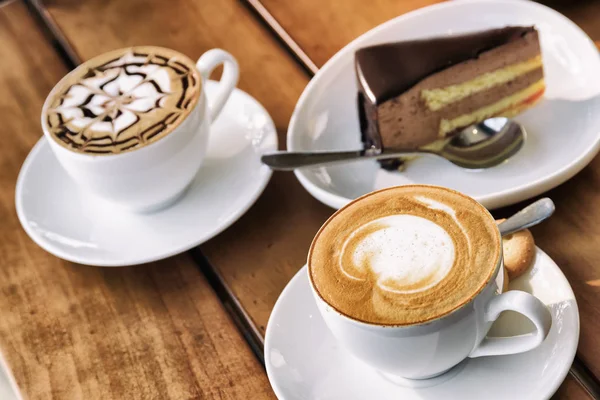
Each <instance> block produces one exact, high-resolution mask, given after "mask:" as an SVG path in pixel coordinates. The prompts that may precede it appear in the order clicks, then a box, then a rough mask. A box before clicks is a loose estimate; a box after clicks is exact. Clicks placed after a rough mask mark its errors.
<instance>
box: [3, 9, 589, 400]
mask: <svg viewBox="0 0 600 400" xmlns="http://www.w3.org/2000/svg"><path fill="white" fill-rule="evenodd" d="M434 2H435V1H434V0H405V1H397V0H375V1H372V2H369V6H368V7H367V5H366V4H367V2H364V1H362V0H347V1H345V2H344V5H343V7H342V6H339V5H338V3H336V2H326V1H322V0H298V1H293V2H291V1H290V2H287V1H281V0H262V2H260V1H259V0H246V1H242V0H219V1H212V0H171V1H158V0H156V1H150V0H111V1H108V0H47V1H44V2H38V1H36V0H28V1H26V0H17V1H13V2H10V3H8V4H6V5H4V6H3V7H2V8H0V89H1V92H0V93H2V96H0V116H1V117H2V124H1V125H0V140H1V141H0V221H1V223H0V266H1V268H0V349H1V350H2V352H3V354H4V356H5V358H6V359H7V362H8V364H9V365H10V367H11V369H12V372H13V374H14V376H15V378H16V381H17V383H18V385H19V386H20V389H21V391H22V392H23V393H24V394H25V395H26V396H27V397H28V398H30V399H38V398H40V399H96V398H97V399H107V398H115V399H166V398H174V399H212V398H218V399H245V398H252V399H259V398H274V397H275V396H274V394H273V392H272V390H271V388H270V386H269V383H268V380H267V377H266V374H265V371H264V368H263V366H262V365H261V362H262V357H263V355H262V337H263V335H264V332H265V326H266V323H267V320H268V317H269V314H270V312H271V309H272V307H273V305H274V303H275V301H276V299H277V297H278V295H279V293H280V292H281V290H282V289H283V288H284V286H285V285H286V283H287V282H288V281H289V279H290V278H291V277H292V276H293V275H294V273H296V272H297V271H298V269H299V268H300V267H302V265H303V264H304V260H305V258H306V252H307V248H308V245H309V243H310V241H311V239H312V237H313V235H314V233H315V232H316V230H317V229H318V227H319V226H320V225H321V224H322V223H323V221H325V219H326V218H327V217H328V216H329V215H330V214H331V213H332V210H331V209H329V208H327V207H325V206H324V205H322V204H321V203H319V202H318V201H317V200H315V199H313V198H312V197H311V196H310V195H309V194H308V193H307V192H306V191H305V190H304V189H303V188H302V187H301V186H300V184H299V183H298V182H297V181H296V179H295V178H294V176H293V175H292V174H289V173H275V174H274V175H273V178H272V180H271V182H270V184H269V185H268V187H267V189H266V190H265V192H264V194H263V195H262V196H261V198H260V199H259V200H258V201H257V203H256V204H255V205H254V206H253V207H252V208H251V210H250V211H249V212H248V213H247V214H246V215H245V216H243V217H242V218H241V219H240V220H239V221H238V222H236V223H235V224H234V225H233V226H232V227H231V228H229V229H228V230H227V231H225V232H224V233H223V234H221V235H219V236H218V237H217V238H215V239H213V240H211V241H210V242H208V243H205V244H204V245H202V246H200V248H199V249H195V250H194V251H192V252H190V253H188V254H182V255H179V256H176V257H173V258H170V259H167V260H164V261H160V262H156V263H152V264H148V265H144V266H138V267H128V268H118V269H102V268H92V267H86V266H81V265H75V264H72V263H69V262H65V261H62V260H59V259H57V258H55V257H54V256H52V255H50V254H48V253H46V252H44V251H43V250H41V249H40V248H39V247H37V246H36V245H35V244H34V243H33V242H32V241H31V240H30V239H29V238H28V237H27V235H26V234H25V232H24V231H23V230H22V228H21V227H20V225H19V222H18V219H17V216H16V213H15V205H14V189H15V182H16V177H17V174H18V171H19V168H20V166H21V163H22V162H23V160H24V158H25V157H26V155H27V153H28V151H29V149H30V148H31V147H32V146H33V144H34V143H35V142H36V141H37V140H38V139H39V137H40V135H41V132H40V126H39V114H40V109H41V105H42V102H43V100H44V98H45V97H46V95H47V93H48V92H49V90H50V89H51V88H52V86H53V85H54V84H55V83H56V82H57V81H58V80H59V79H60V78H61V77H62V76H63V75H64V74H65V73H66V72H67V71H68V70H69V69H71V68H73V67H74V66H75V65H77V64H78V63H79V62H80V61H81V60H85V59H89V58H90V57H92V56H94V55H96V54H99V53H102V52H104V51H107V50H110V49H114V48H118V47H124V46H128V45H136V44H138V45H139V44H154V45H161V46H166V47H171V48H174V49H176V50H179V51H181V52H183V53H186V54H188V55H189V56H190V57H192V58H194V57H198V56H199V55H200V54H202V53H203V52H204V51H206V50H208V49H210V48H213V47H221V48H224V49H226V50H228V51H230V52H231V53H233V54H234V55H235V56H236V57H237V58H238V60H239V62H240V65H241V68H242V73H241V79H240V84H239V86H240V88H242V89H243V90H245V91H247V92H248V93H250V94H251V95H253V96H254V97H255V98H257V99H258V100H259V101H260V102H261V103H262V104H263V105H264V106H265V107H266V108H267V109H268V110H269V112H270V113H271V115H272V117H273V119H274V121H275V124H276V126H277V128H278V132H279V140H280V143H285V132H286V126H287V123H288V121H289V118H290V116H291V113H292V110H293V108H294V105H295V103H296V101H297V99H298V97H299V95H300V93H301V92H302V90H303V88H304V86H305V85H306V84H307V82H308V81H309V79H310V77H311V75H312V74H313V73H314V72H315V71H316V70H317V69H318V68H319V67H320V66H321V65H322V64H323V63H324V62H325V61H326V60H327V59H328V58H329V57H330V56H332V55H333V54H334V53H335V52H336V51H337V50H339V49H340V48H341V47H342V46H344V44H346V43H347V42H349V41H350V40H351V39H353V38H354V37H356V36H358V35H360V34H361V33H363V32H365V31H366V30H368V29H370V28H372V27H373V26H375V25H376V24H378V23H381V22H383V21H385V20H387V19H390V18H392V17H394V16H397V15H399V14H402V13H405V12H408V11H410V10H412V9H416V8H419V7H422V6H426V5H429V4H432V3H434ZM548 3H549V4H550V5H551V6H552V7H555V8H557V9H559V10H560V11H561V12H563V13H565V14H566V15H567V16H569V17H571V18H572V19H574V20H575V22H577V23H578V24H580V25H581V26H582V28H583V29H584V30H586V31H587V32H588V34H590V36H591V37H592V38H593V39H595V40H599V39H600V24H598V23H597V21H598V20H599V19H600V4H598V3H596V2H594V1H583V0H580V1H566V0H564V1H563V0H554V1H553V2H551V3H550V2H548ZM599 73H600V72H599ZM549 196H551V197H552V198H553V199H554V200H555V202H556V203H557V207H558V211H557V213H556V216H555V217H554V218H552V219H551V220H550V221H549V222H548V223H545V224H544V226H543V227H542V228H540V229H535V230H534V234H535V236H536V238H537V241H538V243H539V245H540V246H541V247H542V248H543V249H545V250H546V251H547V252H548V253H549V254H550V255H551V256H552V257H553V258H554V259H555V260H556V261H557V263H558V264H559V265H560V266H561V267H562V269H563V271H564V273H565V275H566V276H567V277H568V279H569V281H570V283H571V285H572V286H573V289H574V290H575V294H576V297H577V301H578V304H579V308H580V312H581V340H580V344H579V349H578V353H577V358H576V360H575V363H574V365H573V367H572V369H571V374H569V376H568V377H567V379H566V380H565V382H564V383H563V385H562V386H561V388H560V389H559V392H558V393H557V394H556V395H555V398H556V399H592V398H600V397H599V396H600V395H599V394H600V391H599V390H598V378H600V335H598V333H597V332H599V331H600V306H599V305H598V304H600V265H598V264H597V263H596V262H595V261H596V254H597V249H599V248H600V224H599V223H598V222H600V208H598V207H597V204H599V203H600V158H596V159H595V160H594V161H593V162H592V163H591V164H590V165H589V166H588V167H587V168H585V169H584V170H583V171H582V172H581V173H580V174H578V175H577V176H576V177H575V178H573V179H572V180H570V181H569V182H567V183H566V184H564V185H562V186H560V187H559V188H557V189H555V190H552V191H551V192H550V193H549ZM274 204H276V205H277V206H276V207H274V206H273V205H274ZM513 209H514V207H513ZM509 211H510V210H500V211H498V212H497V213H498V215H504V214H507V213H508V212H509ZM257 226H260V229H256V227H257ZM290 226H293V227H294V229H293V230H291V229H288V227H290Z"/></svg>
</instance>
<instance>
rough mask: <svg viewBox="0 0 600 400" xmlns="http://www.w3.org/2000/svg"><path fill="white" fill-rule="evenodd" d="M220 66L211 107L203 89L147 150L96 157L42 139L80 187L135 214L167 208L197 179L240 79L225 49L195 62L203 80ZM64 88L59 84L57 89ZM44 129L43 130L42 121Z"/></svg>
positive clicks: (206, 55)
mask: <svg viewBox="0 0 600 400" xmlns="http://www.w3.org/2000/svg"><path fill="white" fill-rule="evenodd" d="M221 64H223V65H224V70H223V75H222V77H221V80H220V83H219V88H218V93H217V94H216V96H214V98H213V99H212V102H211V103H212V106H210V107H209V106H208V104H207V99H206V94H205V92H204V85H203V87H202V91H201V93H200V97H199V99H198V102H197V103H196V105H195V107H194V109H193V110H192V111H191V112H190V113H189V114H188V115H187V117H186V118H185V120H184V121H183V122H181V124H180V125H179V126H177V127H176V128H175V129H174V130H173V131H172V132H170V133H169V134H168V135H167V136H165V137H164V138H161V139H160V140H157V141H155V142H153V143H150V144H148V145H146V146H144V147H141V148H139V149H135V150H132V151H128V152H124V153H119V154H109V155H94V154H86V153H81V152H75V151H71V150H69V149H67V148H65V147H64V146H61V145H60V144H58V143H57V142H56V141H55V140H54V139H53V138H52V137H51V135H50V133H49V132H48V130H47V129H44V135H45V136H46V138H47V140H48V142H49V143H50V147H51V148H52V150H53V152H54V154H55V156H56V158H57V159H58V161H59V163H60V164H61V165H62V166H63V167H64V169H65V170H66V171H67V173H68V174H69V175H70V176H71V178H72V179H73V180H75V182H77V184H78V185H79V186H80V187H81V188H82V189H84V190H86V191H88V192H90V193H92V194H94V195H95V196H97V197H100V198H103V199H104V200H107V201H109V202H111V203H114V204H116V205H118V206H120V207H122V208H124V209H127V210H131V211H135V212H150V211H154V210H157V209H160V208H162V207H165V206H167V205H169V204H171V203H172V202H174V201H175V200H176V199H178V198H179V196H181V195H182V193H183V192H184V191H185V189H186V188H187V187H188V186H189V185H190V183H191V182H192V180H193V179H194V177H195V176H196V173H197V172H198V169H199V168H200V166H201V165H202V162H203V160H204V156H205V153H206V148H207V145H208V137H209V132H210V124H211V122H212V121H214V120H215V118H216V117H217V116H218V115H219V113H220V112H221V110H222V108H223V106H224V105H225V102H226V101H227V98H228V97H229V95H230V94H231V93H232V91H233V89H234V88H235V86H236V84H237V82H238V78H239V67H238V64H237V61H236V59H235V58H234V57H233V56H232V55H231V54H229V53H227V52H226V51H224V50H220V49H212V50H209V51H207V52H206V53H204V54H203V55H202V56H201V57H200V59H199V60H198V62H197V64H196V66H197V68H198V70H199V72H200V75H201V77H202V80H203V81H206V80H207V79H208V78H209V76H210V74H211V72H212V71H213V70H214V69H215V68H216V67H217V66H219V65H221ZM63 79H66V77H65V78H63ZM60 86H61V82H59V83H58V84H57V85H56V87H55V89H53V91H54V90H57V88H59V87H60ZM52 95H53V92H51V93H50V95H49V96H48V99H47V100H46V103H45V104H44V108H43V111H42V118H43V116H44V115H45V112H46V111H45V110H46V109H47V107H48V103H49V100H50V99H51V97H52ZM42 126H44V127H45V124H44V121H42Z"/></svg>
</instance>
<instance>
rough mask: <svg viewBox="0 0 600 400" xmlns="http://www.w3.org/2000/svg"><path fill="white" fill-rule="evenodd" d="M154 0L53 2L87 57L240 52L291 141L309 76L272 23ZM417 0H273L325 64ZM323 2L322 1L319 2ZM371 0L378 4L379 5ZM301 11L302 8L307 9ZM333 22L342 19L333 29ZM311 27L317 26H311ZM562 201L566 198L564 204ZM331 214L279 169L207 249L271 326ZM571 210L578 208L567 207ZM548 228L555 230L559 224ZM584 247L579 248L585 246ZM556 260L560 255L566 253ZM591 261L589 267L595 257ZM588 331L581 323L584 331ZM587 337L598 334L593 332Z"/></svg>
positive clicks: (248, 85) (257, 91)
mask: <svg viewBox="0 0 600 400" xmlns="http://www.w3.org/2000/svg"><path fill="white" fill-rule="evenodd" d="M149 3H150V4H151V6H150V7H148V6H147V4H148V3H146V2H142V1H141V0H135V1H128V2H119V1H109V2H101V1H99V0H88V1H86V2H82V3H80V2H77V1H66V0H54V1H51V2H48V8H49V10H50V12H51V14H52V16H53V17H54V18H55V19H56V20H57V22H58V24H59V26H60V27H61V28H62V29H63V31H64V32H65V34H66V36H67V37H68V39H69V40H70V41H71V43H72V44H73V45H74V47H75V48H76V50H77V52H78V53H79V54H80V55H82V57H83V58H84V59H87V58H90V57H91V56H93V55H95V54H98V53H100V52H102V51H106V50H109V49H112V48H116V47H122V46H125V45H131V44H141V43H149V44H157V45H163V46H167V47H172V48H175V49H178V50H180V51H182V52H184V53H186V54H188V55H190V56H192V57H197V56H199V55H200V54H201V53H202V52H203V51H205V50H207V49H208V48H211V47H215V46H219V47H223V48H225V49H226V50H228V51H230V52H232V53H233V54H234V55H235V56H236V57H237V58H238V59H239V61H240V65H241V69H242V76H241V82H240V87H241V88H243V89H244V90H246V91H248V92H249V93H250V94H252V95H253V96H255V97H256V98H257V99H258V100H259V101H261V102H262V104H263V105H264V106H265V107H266V108H267V109H268V110H269V112H270V113H271V115H272V116H273V118H274V120H275V121H276V125H277V127H278V130H279V137H280V143H283V142H284V138H285V133H284V132H285V128H286V126H287V122H288V120H289V117H290V116H291V112H292V110H293V107H294V104H295V102H296V100H297V98H298V96H299V95H300V93H301V91H302V88H303V87H304V85H305V84H306V83H307V81H308V80H307V78H306V77H305V76H304V75H303V73H302V71H301V70H300V69H299V68H298V67H297V66H296V65H295V64H294V63H293V62H292V61H291V59H289V58H287V57H286V55H285V53H284V52H283V51H282V49H281V48H280V47H279V45H278V43H277V42H276V41H274V40H273V39H272V38H271V37H270V36H269V33H268V32H267V30H266V29H264V28H263V27H262V26H260V24H258V23H257V22H256V21H255V20H254V19H253V16H252V14H251V13H249V12H247V10H245V8H244V7H243V6H242V5H241V4H240V3H238V2H237V1H235V0H223V1H220V2H203V1H200V0H195V1H187V2H184V1H173V2H170V3H168V5H164V4H165V3H159V2H156V1H153V2H149ZM348 3H351V2H348ZM358 3H359V2H356V4H358ZM409 3H414V4H413V7H416V6H418V5H424V4H422V3H425V2H419V1H407V2H392V1H388V2H385V1H383V0H381V1H379V2H377V4H378V5H377V6H376V7H375V9H376V10H378V11H377V14H376V15H373V14H371V12H375V11H366V10H363V9H362V8H360V7H359V6H358V5H356V6H354V8H352V7H353V6H350V8H349V10H353V11H352V12H348V14H347V15H342V16H337V15H335V14H336V10H337V9H336V10H329V11H327V4H326V3H323V2H320V3H318V4H316V3H315V2H314V1H312V0H304V1H302V2H293V3H292V2H282V1H280V2H275V0H273V1H271V0H268V1H267V0H266V1H265V4H268V5H269V6H270V11H271V12H272V13H273V14H274V15H275V16H277V17H278V18H279V21H280V23H281V24H282V25H284V27H286V25H285V24H284V22H285V18H292V17H285V15H283V14H281V13H279V14H278V12H276V10H275V9H274V8H273V7H274V5H275V6H278V7H282V9H284V11H285V10H288V11H289V8H288V7H289V5H291V4H293V5H294V6H297V7H300V8H298V9H294V10H293V11H294V12H295V13H297V14H298V15H299V16H300V17H299V19H298V21H297V22H294V23H295V24H296V25H295V26H299V27H300V28H301V29H299V30H294V31H293V32H292V36H294V35H295V38H296V39H297V40H298V41H299V42H300V43H301V44H303V45H305V46H308V47H305V50H309V49H311V48H312V49H313V50H312V52H311V54H314V57H315V59H316V60H317V61H321V63H322V62H324V61H325V60H326V59H327V58H328V57H329V56H331V55H332V54H333V53H334V52H335V51H336V50H337V49H339V48H340V47H341V46H343V45H344V44H345V43H346V42H347V41H349V40H351V39H352V38H353V37H355V36H357V35H359V34H360V33H362V32H364V31H366V30H368V29H370V28H371V27H372V26H373V25H375V24H377V23H379V22H382V21H383V20H386V19H389V18H391V17H393V16H395V15H397V14H399V13H400V12H405V11H408V9H409V7H408V4H409ZM417 3H418V4H417ZM427 3H429V2H427ZM84 4H85V5H84ZM306 4H308V6H307V5H306ZM315 4H316V6H318V8H314V6H315ZM360 4H363V3H360ZM363 6H364V4H363ZM311 7H313V8H311ZM369 7H370V8H372V9H373V7H372V6H369ZM386 7H388V8H386ZM389 7H391V8H389ZM394 7H401V9H398V8H394ZM298 10H300V11H302V10H303V12H304V13H302V12H299V11H298ZM315 10H319V12H318V13H317V12H315ZM98 15H110V16H111V18H102V19H99V18H98V17H97V16H98ZM290 20H291V19H290ZM336 20H337V21H342V22H341V23H339V25H335V24H333V23H334V22H335V21H336ZM303 21H304V22H303ZM332 21H333V22H332ZM331 24H333V25H334V27H333V28H332V27H331V26H330V25H331ZM287 27H288V28H289V27H290V25H288V26H287ZM313 31H315V32H317V33H316V34H315V33H311V32H313ZM296 32H299V33H296ZM326 32H329V33H326ZM338 32H340V33H339V34H338ZM334 33H335V35H334ZM299 35H300V36H299ZM301 35H305V41H306V42H305V43H304V42H302V40H299V38H300V37H301ZM338 36H340V37H341V38H338ZM332 43H333V44H332ZM311 46H312V47H311ZM281 147H283V145H282V146H281ZM594 187H595V186H593V185H592V187H590V188H588V189H580V190H589V191H591V192H593V191H594ZM559 190H561V189H559ZM588 206H589V205H588ZM559 207H562V205H560V204H559ZM588 212H589V213H590V214H593V208H588ZM331 213H332V210H330V209H328V208H326V207H325V206H323V205H321V204H320V203H318V202H317V201H316V200H314V199H312V197H310V195H308V194H307V193H306V192H305V191H304V189H302V187H301V186H300V185H299V184H298V183H297V182H296V180H295V178H294V176H293V175H292V174H291V173H276V174H274V176H273V179H272V181H271V182H270V184H269V186H268V187H267V189H266V191H265V193H264V194H263V196H262V197H261V198H260V199H259V201H258V202H257V204H256V205H255V206H254V207H253V208H252V209H251V210H250V211H249V212H248V213H247V214H246V215H245V216H244V217H243V218H241V219H240V221H238V222H237V223H236V224H234V225H233V226H232V227H231V228H230V229H228V230H227V231H225V232H224V233H223V234H221V235H219V237H217V238H215V239H213V240H212V241H210V242H209V243H206V244H205V245H203V246H202V251H203V252H204V253H205V255H206V256H207V257H208V259H209V260H210V261H211V263H212V264H213V265H215V266H216V267H217V268H218V269H219V270H220V272H221V274H222V275H223V276H224V277H225V280H226V281H227V283H228V284H229V285H230V286H231V288H232V289H233V291H234V293H235V294H236V295H237V296H238V297H239V299H240V301H241V302H242V304H243V305H244V307H245V308H246V310H247V311H248V313H249V314H250V315H251V317H252V318H253V320H254V322H255V323H256V324H257V325H258V326H259V327H260V328H261V329H262V331H263V332H264V327H265V326H266V322H267V320H268V316H269V314H270V311H271V309H272V307H273V305H274V303H275V301H276V299H277V297H278V295H279V293H280V292H281V290H282V289H283V287H284V286H285V284H286V283H287V282H288V280H289V279H290V278H291V277H292V276H293V274H294V273H295V272H296V271H297V270H298V269H299V268H300V267H301V266H302V265H303V264H304V262H305V259H306V252H307V249H308V246H309V244H310V241H311V239H312V237H313V235H314V233H315V232H316V231H317V229H318V227H319V226H320V225H321V224H322V223H323V222H324V221H325V219H326V218H327V217H328V216H329V215H330V214H331ZM564 213H565V215H567V216H569V215H572V214H570V212H569V211H567V210H565V211H564ZM572 218H575V217H574V216H573V217H572ZM590 229H594V228H593V227H590ZM550 232H555V233H554V236H556V235H557V233H556V231H550ZM549 235H551V234H550V233H549ZM540 242H541V244H542V247H543V248H545V249H546V250H549V246H552V245H553V244H547V243H546V244H544V240H543V239H540ZM571 244H573V242H571ZM565 246H566V244H565ZM576 246H577V244H576ZM576 248H578V247H576ZM576 248H574V249H573V250H572V251H573V252H575V251H577V250H576ZM551 254H552V253H551ZM552 255H553V256H554V254H552ZM567 255H568V254H567ZM567 255H565V256H567ZM587 257H591V254H588V255H586V256H585V258H587ZM557 261H558V262H559V263H560V262H561V258H560V257H559V258H558V259H557ZM561 265H562V264H561ZM586 267H588V268H589V264H588V265H586ZM571 268H572V269H573V270H577V268H578V267H577V265H576V264H575V263H573V264H572V267H571ZM591 271H593V269H592V270H591ZM565 272H566V273H567V275H568V276H569V279H570V280H571V282H572V283H573V286H574V288H575V290H576V291H577V290H578V289H579V288H580V287H581V286H583V284H580V285H578V284H577V282H575V283H574V280H577V279H579V276H578V275H577V274H578V273H577V271H575V272H572V271H570V270H568V269H566V270H565ZM590 273H591V272H590ZM598 278H600V276H599V277H598ZM584 289H585V288H584ZM585 296H589V301H588V302H587V303H588V304H587V306H588V311H586V310H583V307H582V306H583V303H584V302H583V301H582V298H581V296H579V295H578V301H579V302H580V307H582V319H583V318H593V317H596V320H600V319H598V318H597V315H596V314H597V313H596V311H595V309H596V308H595V307H591V305H592V300H593V299H595V298H597V297H595V295H594V294H593V293H589V290H588V294H587V295H584V298H585ZM584 323H585V322H584ZM593 327H595V325H594V324H593V323H592V324H591V325H590V328H593ZM584 330H585V329H584V326H583V325H582V334H584ZM591 332H592V329H590V330H589V331H588V333H587V334H588V335H590V334H591ZM589 340H590V341H593V340H594V339H593V337H592V336H589ZM583 342H584V341H583V340H582V343H583ZM596 349H598V346H596ZM599 359H600V358H599ZM573 393H575V392H573Z"/></svg>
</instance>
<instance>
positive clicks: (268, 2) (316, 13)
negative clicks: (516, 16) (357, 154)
mask: <svg viewBox="0 0 600 400" xmlns="http://www.w3.org/2000/svg"><path fill="white" fill-rule="evenodd" d="M259 1H260V3H261V4H262V5H263V6H264V7H265V8H266V10H267V11H268V12H269V13H270V14H271V15H272V16H273V17H274V18H275V19H276V20H277V22H278V23H279V25H281V27H282V28H283V29H284V30H285V31H286V32H287V33H288V34H289V35H290V36H291V38H292V39H294V40H295V42H296V43H297V44H298V46H299V47H300V48H301V49H302V50H303V51H304V52H305V53H306V55H307V56H308V57H309V58H310V59H311V60H312V61H313V62H314V63H315V64H316V65H317V66H318V67H320V66H322V65H323V64H324V63H325V62H326V61H327V60H328V59H329V58H330V57H331V56H332V55H334V54H335V53H336V52H337V51H338V50H340V49H341V48H342V47H344V46H345V45H346V44H348V43H349V42H350V41H352V40H353V39H355V38H357V37H358V36H360V35H362V34H363V33H365V32H366V31H368V30H370V29H371V28H373V27H375V26H377V25H379V24H381V23H383V22H385V21H388V20H390V19H392V18H394V17H396V16H399V15H402V14H405V13H407V12H409V11H412V10H416V9H418V8H421V7H425V6H429V5H432V4H436V3H440V2H442V1H443V0H404V1H396V0H375V1H371V2H369V3H368V4H366V3H365V2H363V1H361V0H350V1H344V2H343V4H342V2H339V1H332V2H323V1H320V0H302V1H294V2H290V1H285V0H259ZM538 2H539V3H543V4H545V5H547V6H549V7H551V8H554V9H556V10H558V11H560V12H561V13H563V14H565V15H566V16H567V17H568V18H570V19H572V20H573V21H575V22H576V23H577V24H578V25H579V26H581V28H582V29H583V30H584V31H585V32H586V33H587V34H588V35H590V37H591V38H592V39H593V40H598V39H600V24H599V23H598V15H600V3H599V2H597V1H592V0H578V1H568V0H542V1H538Z"/></svg>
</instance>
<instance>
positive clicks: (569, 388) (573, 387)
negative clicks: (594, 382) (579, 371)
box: [552, 375, 593, 400]
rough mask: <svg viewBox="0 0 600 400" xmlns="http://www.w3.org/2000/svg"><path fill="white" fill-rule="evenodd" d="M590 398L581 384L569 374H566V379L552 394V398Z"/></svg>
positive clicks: (565, 399) (566, 399) (564, 399)
mask: <svg viewBox="0 0 600 400" xmlns="http://www.w3.org/2000/svg"><path fill="white" fill-rule="evenodd" d="M588 399H589V400H592V399H593V397H592V396H590V394H589V393H588V392H586V391H585V389H584V388H583V386H581V384H580V383H579V382H577V380H576V379H575V378H573V377H572V376H571V375H568V376H567V379H565V381H564V382H563V384H562V385H561V386H560V388H559V389H558V391H557V392H556V393H555V394H554V396H552V400H588Z"/></svg>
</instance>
